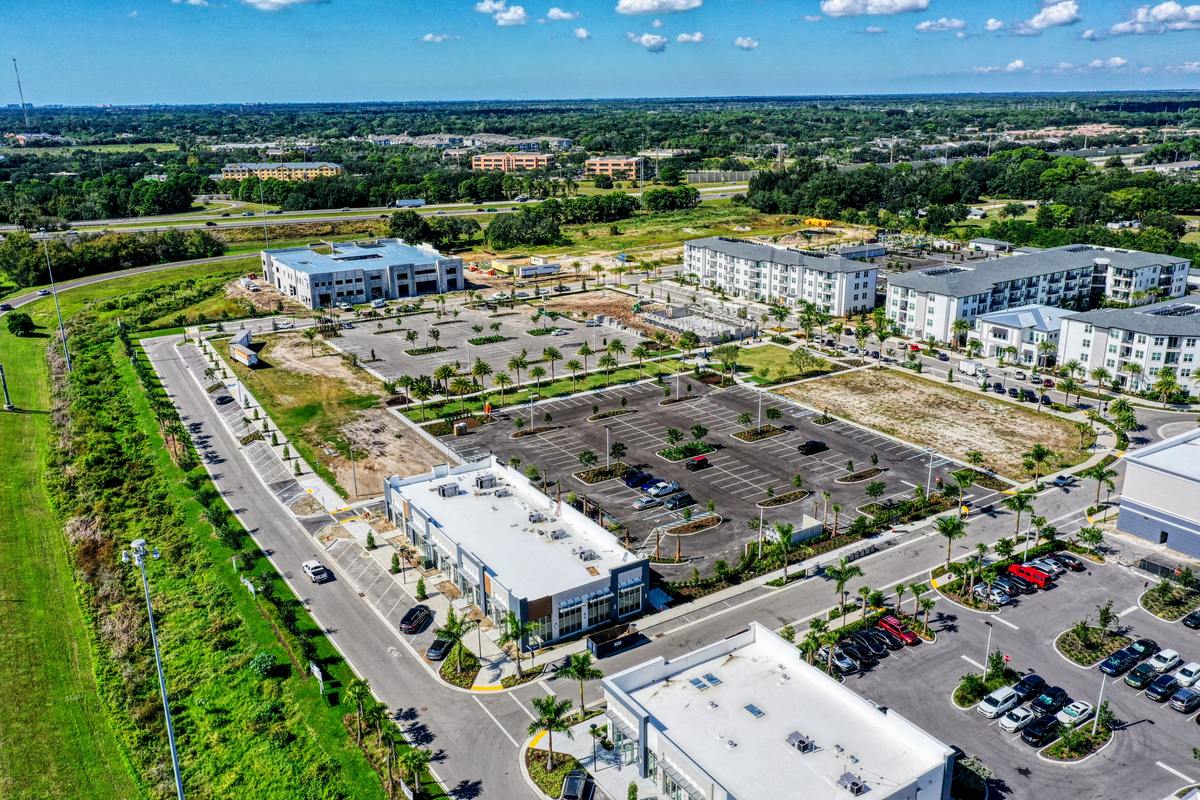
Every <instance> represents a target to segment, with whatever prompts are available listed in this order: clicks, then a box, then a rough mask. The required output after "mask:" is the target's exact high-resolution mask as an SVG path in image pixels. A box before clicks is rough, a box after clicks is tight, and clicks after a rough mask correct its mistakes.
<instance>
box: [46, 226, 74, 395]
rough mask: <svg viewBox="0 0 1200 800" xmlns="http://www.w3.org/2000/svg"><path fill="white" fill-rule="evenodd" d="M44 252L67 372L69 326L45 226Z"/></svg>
mask: <svg viewBox="0 0 1200 800" xmlns="http://www.w3.org/2000/svg"><path fill="white" fill-rule="evenodd" d="M39 232H40V233H41V235H42V236H41V239H42V252H43V253H45V255H46V272H47V273H48V274H49V276H50V294H51V295H52V296H53V297H54V311H55V313H56V314H58V335H59V336H60V337H61V338H62V346H63V359H64V360H65V361H66V362H67V372H70V371H71V351H70V350H69V349H67V328H66V326H65V325H63V317H62V306H60V305H59V304H58V285H57V284H56V283H55V282H54V270H53V269H52V268H51V267H50V234H48V233H46V229H45V228H40V229H39Z"/></svg>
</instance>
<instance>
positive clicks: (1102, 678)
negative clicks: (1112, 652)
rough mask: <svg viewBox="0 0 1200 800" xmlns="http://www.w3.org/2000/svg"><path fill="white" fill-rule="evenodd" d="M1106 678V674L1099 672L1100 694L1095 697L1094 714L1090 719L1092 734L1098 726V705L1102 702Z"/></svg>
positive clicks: (1094, 733) (1093, 734)
mask: <svg viewBox="0 0 1200 800" xmlns="http://www.w3.org/2000/svg"><path fill="white" fill-rule="evenodd" d="M1106 680H1108V676H1107V675H1105V674H1104V673H1103V672H1101V673H1100V696H1099V697H1097V698H1096V714H1095V717H1094V718H1093V719H1092V736H1095V735H1096V728H1098V727H1100V706H1102V705H1103V704H1104V682H1105V681H1106Z"/></svg>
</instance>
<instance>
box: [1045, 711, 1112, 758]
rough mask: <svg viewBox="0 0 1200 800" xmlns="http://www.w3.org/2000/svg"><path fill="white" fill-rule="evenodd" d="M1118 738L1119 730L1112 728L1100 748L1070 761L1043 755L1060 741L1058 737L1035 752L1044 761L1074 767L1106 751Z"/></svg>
mask: <svg viewBox="0 0 1200 800" xmlns="http://www.w3.org/2000/svg"><path fill="white" fill-rule="evenodd" d="M1084 724H1085V725H1086V724H1087V723H1086V722H1085V723H1084ZM1116 739H1117V732H1116V731H1113V730H1110V731H1109V732H1108V741H1107V742H1105V743H1104V744H1102V745H1100V746H1099V747H1098V748H1096V749H1095V750H1093V751H1092V752H1090V753H1088V754H1087V755H1086V756H1084V757H1083V758H1075V759H1072V760H1070V761H1060V760H1059V759H1057V758H1050V757H1049V756H1044V755H1042V753H1044V752H1045V751H1047V750H1049V749H1050V748H1051V747H1053V746H1054V745H1055V742H1057V741H1058V740H1057V739H1056V740H1055V741H1054V742H1051V743H1050V744H1048V745H1046V746H1045V747H1043V748H1041V749H1040V750H1038V751H1037V752H1036V753H1035V755H1036V756H1037V757H1038V760H1040V761H1043V762H1045V763H1047V764H1056V765H1058V766H1060V767H1073V766H1075V765H1076V764H1082V763H1083V762H1085V761H1087V760H1088V759H1090V758H1092V757H1093V756H1098V755H1100V754H1101V753H1102V752H1104V750H1105V748H1107V747H1108V746H1109V745H1110V744H1112V743H1113V742H1114V741H1116Z"/></svg>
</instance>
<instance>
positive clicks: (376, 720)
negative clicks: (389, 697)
mask: <svg viewBox="0 0 1200 800" xmlns="http://www.w3.org/2000/svg"><path fill="white" fill-rule="evenodd" d="M389 721H391V716H390V715H389V713H388V707H387V706H385V705H384V704H383V703H372V704H371V705H369V706H367V710H366V711H364V712H363V722H365V723H367V727H368V728H374V729H375V735H376V736H383V731H384V727H383V726H384V725H385V724H387V723H388V722H389Z"/></svg>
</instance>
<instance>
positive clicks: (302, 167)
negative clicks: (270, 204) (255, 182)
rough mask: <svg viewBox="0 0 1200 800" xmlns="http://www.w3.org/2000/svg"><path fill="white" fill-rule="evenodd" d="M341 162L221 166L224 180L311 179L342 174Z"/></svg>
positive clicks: (270, 162)
mask: <svg viewBox="0 0 1200 800" xmlns="http://www.w3.org/2000/svg"><path fill="white" fill-rule="evenodd" d="M343 171H344V170H343V169H342V165H341V164H334V163H333V162H331V161H288V162H274V161H237V162H234V163H232V164H226V165H225V166H224V167H222V168H221V178H222V180H233V181H240V180H245V179H246V178H258V179H259V180H263V181H265V180H277V181H311V180H312V179H314V178H332V177H334V176H336V175H341V174H342V172H343Z"/></svg>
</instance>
